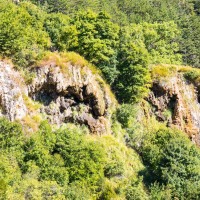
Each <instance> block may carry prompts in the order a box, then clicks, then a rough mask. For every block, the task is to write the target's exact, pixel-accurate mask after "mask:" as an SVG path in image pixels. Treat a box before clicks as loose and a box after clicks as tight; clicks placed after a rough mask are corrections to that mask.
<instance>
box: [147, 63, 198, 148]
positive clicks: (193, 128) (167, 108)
mask: <svg viewBox="0 0 200 200" xmlns="http://www.w3.org/2000/svg"><path fill="white" fill-rule="evenodd" d="M164 67H168V72H167V73H160V70H161V68H160V66H157V67H155V69H153V70H154V72H155V71H156V73H157V74H155V73H154V74H153V77H152V78H153V83H152V87H151V92H150V94H149V97H148V98H147V101H148V102H149V103H150V104H151V112H152V113H153V114H154V115H155V116H156V118H157V120H158V121H161V122H166V124H167V126H170V127H174V126H175V127H176V128H178V129H180V130H182V131H184V132H186V133H187V134H188V136H189V137H190V138H191V140H192V141H193V142H194V143H197V144H198V145H200V103H199V101H198V88H197V87H196V85H195V84H193V83H192V82H191V81H188V80H186V79H185V78H184V72H182V70H181V67H178V66H172V67H171V68H170V67H169V66H163V70H164ZM156 68H157V69H156ZM158 68H160V69H158Z"/></svg>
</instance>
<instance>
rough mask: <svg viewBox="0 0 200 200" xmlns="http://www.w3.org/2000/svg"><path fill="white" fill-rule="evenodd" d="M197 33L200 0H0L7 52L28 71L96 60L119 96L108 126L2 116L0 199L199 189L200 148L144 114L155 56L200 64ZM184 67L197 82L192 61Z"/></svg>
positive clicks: (182, 194)
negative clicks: (32, 124) (97, 128)
mask: <svg viewBox="0 0 200 200" xmlns="http://www.w3.org/2000/svg"><path fill="white" fill-rule="evenodd" d="M199 43H200V3H199V0H188V1H185V0H154V1H149V0H123V1H122V0H121V1H119V0H57V1H55V0H46V1H43V0H21V1H11V0H0V56H1V57H3V58H4V57H6V58H9V59H11V60H12V61H13V63H14V64H15V66H17V67H18V68H20V69H21V70H26V74H27V76H28V72H29V69H31V67H32V66H33V65H34V64H36V63H37V61H39V60H41V59H44V60H43V61H45V58H46V57H48V56H49V55H50V56H55V59H57V60H58V63H59V62H60V63H62V62H67V61H68V59H67V58H66V59H65V58H63V59H61V57H59V55H62V56H63V57H65V56H66V57H67V55H68V56H70V57H71V58H73V59H71V60H74V61H75V63H82V64H83V65H90V66H91V67H94V66H95V67H96V68H98V70H99V71H100V72H101V73H100V74H101V75H102V76H104V78H105V79H106V81H107V82H108V84H109V85H110V86H111V89H112V90H113V92H114V93H115V94H116V97H117V100H118V102H119V103H122V105H119V107H118V109H117V111H116V112H115V113H114V114H113V116H112V119H111V122H112V133H113V135H109V136H92V135H89V134H88V130H87V128H86V127H79V126H75V125H72V124H67V125H66V124H65V126H63V127H61V128H60V129H57V130H53V129H52V127H51V126H50V125H49V124H48V123H47V122H43V123H42V124H41V125H40V128H39V130H38V131H37V132H36V133H32V135H29V134H28V133H26V130H23V129H22V127H21V126H20V125H19V124H18V123H16V122H12V123H11V122H9V121H7V120H5V119H2V118H1V119H0V199H2V200H4V199H11V200H12V199H13V200H14V199H37V200H38V199H69V200H71V199H72V200H79V199H85V200H89V199H99V200H110V199H127V200H146V199H151V200H154V199H158V200H165V199H169V200H170V199H183V200H184V199H186V200H188V199H200V192H199V188H200V150H199V148H197V147H196V146H194V145H193V144H192V143H191V142H190V141H189V140H188V138H187V137H186V136H185V135H184V134H183V133H181V132H179V131H177V130H175V129H169V128H166V127H164V125H162V126H161V125H160V124H159V123H158V122H156V123H149V124H148V123H147V122H144V124H145V123H147V125H146V126H145V125H144V124H141V123H138V120H137V119H138V118H140V117H141V115H142V114H141V113H139V114H138V106H140V105H143V104H145V103H144V101H143V100H142V99H143V98H144V97H145V96H146V95H147V94H148V91H149V87H150V85H151V78H150V71H149V68H150V66H151V65H154V64H162V63H163V64H190V65H192V67H200V62H199V61H200V44H199ZM74 52H75V53H74ZM78 54H80V56H79V55H78ZM45 56H46V57H45ZM56 56H57V57H56ZM81 56H82V57H84V58H85V59H86V60H87V61H88V62H86V61H85V60H84V59H83V58H82V57H81ZM77 60H79V61H80V62H76V61H77ZM83 60H84V62H83ZM60 63H59V64H60ZM93 65H94V66H93ZM95 67H94V68H95ZM98 70H96V71H98ZM94 71H95V70H94ZM158 71H159V69H158ZM166 71H167V70H166ZM161 72H162V73H165V70H163V69H162V70H161ZM157 74H158V76H159V73H157ZM184 76H185V78H186V79H188V80H190V81H192V82H194V83H195V84H196V85H197V86H199V72H197V71H196V70H195V69H193V70H191V71H187V72H185V73H184ZM138 102H140V105H137V106H136V105H135V103H138ZM144 108H145V105H143V109H144ZM139 109H140V108H139ZM144 112H145V110H144ZM148 126H149V127H151V128H149V127H148ZM152 127H153V128H152ZM134 149H136V150H137V153H138V154H137V153H136V151H135V150H134Z"/></svg>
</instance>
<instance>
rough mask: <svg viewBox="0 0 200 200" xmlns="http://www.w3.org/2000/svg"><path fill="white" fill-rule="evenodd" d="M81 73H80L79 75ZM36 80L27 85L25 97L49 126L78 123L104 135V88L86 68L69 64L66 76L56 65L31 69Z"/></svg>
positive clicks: (106, 105) (106, 107)
mask: <svg viewBox="0 0 200 200" xmlns="http://www.w3.org/2000/svg"><path fill="white" fill-rule="evenodd" d="M83 71H84V73H83ZM34 72H35V73H36V78H35V79H34V80H33V83H32V84H30V85H29V86H28V91H29V96H30V97H31V98H32V99H33V100H34V101H39V102H40V103H41V104H42V108H41V109H40V111H41V112H42V113H44V114H46V116H47V119H48V120H49V121H50V122H51V123H52V124H57V125H62V123H68V122H73V123H79V124H85V125H87V126H88V127H89V128H90V130H91V131H92V132H93V133H98V134H102V133H106V132H107V130H106V129H107V126H108V122H109V120H107V119H108V117H109V107H112V105H111V104H112V103H111V100H109V98H110V97H109V95H108V93H107V91H106V89H105V88H102V85H101V84H100V83H99V82H98V81H97V80H96V76H98V75H93V74H92V73H91V71H90V70H89V69H88V68H87V67H80V66H72V65H70V64H69V66H68V73H67V74H65V73H63V72H62V71H61V69H60V67H59V66H53V65H47V66H44V67H40V68H35V69H34Z"/></svg>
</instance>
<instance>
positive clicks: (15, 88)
mask: <svg viewBox="0 0 200 200" xmlns="http://www.w3.org/2000/svg"><path fill="white" fill-rule="evenodd" d="M23 94H28V91H27V88H26V86H25V84H24V82H23V79H22V78H21V76H20V74H19V73H18V72H17V71H15V70H14V69H13V68H12V66H11V65H10V64H7V63H5V62H2V61H0V108H1V110H0V116H6V117H7V118H8V119H9V120H11V121H14V120H20V119H22V118H23V117H24V116H25V115H26V114H27V108H26V105H25V103H24V100H23Z"/></svg>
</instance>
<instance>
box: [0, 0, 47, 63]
mask: <svg viewBox="0 0 200 200" xmlns="http://www.w3.org/2000/svg"><path fill="white" fill-rule="evenodd" d="M28 7H29V9H27V5H26V6H25V5H24V3H23V4H21V6H17V5H15V4H13V3H10V1H6V2H5V1H2V0H1V1H0V8H1V9H0V18H1V21H0V53H1V55H3V56H8V57H10V58H12V59H13V60H14V61H15V62H16V63H17V64H18V65H21V66H26V65H28V64H30V63H32V62H34V61H35V60H36V59H37V57H38V56H39V55H40V54H41V53H42V52H43V50H45V49H46V48H48V46H49V44H50V43H49V38H48V35H47V33H46V32H45V31H44V30H43V23H42V21H40V20H39V19H38V18H37V17H36V16H35V15H34V14H33V13H34V12H35V9H36V8H35V7H34V5H32V4H30V3H28ZM31 11H33V12H31ZM29 12H30V13H32V14H33V15H31V14H30V13H29ZM38 12H39V10H38Z"/></svg>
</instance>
